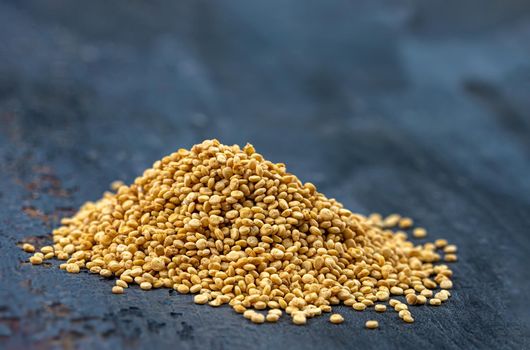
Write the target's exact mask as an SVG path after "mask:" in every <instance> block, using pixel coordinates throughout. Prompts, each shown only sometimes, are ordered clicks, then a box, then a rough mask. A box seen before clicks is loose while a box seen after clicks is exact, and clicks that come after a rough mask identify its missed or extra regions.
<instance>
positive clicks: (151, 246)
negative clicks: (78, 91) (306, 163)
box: [23, 140, 456, 328]
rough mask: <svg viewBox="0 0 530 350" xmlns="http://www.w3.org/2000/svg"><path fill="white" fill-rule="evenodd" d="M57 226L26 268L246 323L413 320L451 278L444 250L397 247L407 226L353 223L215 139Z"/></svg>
mask: <svg viewBox="0 0 530 350" xmlns="http://www.w3.org/2000/svg"><path fill="white" fill-rule="evenodd" d="M61 224H62V226H61V227H59V228H57V229H55V230H54V231H53V246H46V247H43V248H41V249H40V251H39V252H37V253H34V252H35V248H34V247H33V246H31V245H29V244H25V245H24V246H23V249H24V250H25V251H26V252H31V253H34V255H33V256H32V257H31V258H30V262H31V263H33V264H41V263H42V262H43V260H45V259H51V258H54V257H55V258H57V259H60V260H64V263H62V264H61V265H60V268H61V269H63V270H65V271H67V272H69V273H79V272H80V271H81V270H85V269H86V270H88V271H90V272H91V273H94V274H99V275H101V276H104V277H108V278H113V279H115V281H116V282H115V283H116V284H115V286H114V287H113V288H112V292H113V293H115V294H122V293H124V292H126V290H127V288H129V287H130V286H131V285H133V284H136V285H138V286H139V287H140V288H141V289H144V290H149V289H155V288H173V289H174V290H176V291H177V292H179V293H182V294H188V293H192V294H195V297H194V301H195V303H197V304H208V305H210V306H213V307H217V306H221V305H224V304H229V305H230V306H231V307H232V308H233V309H234V311H235V312H237V313H240V314H242V315H243V316H244V317H245V318H247V319H249V320H250V321H252V322H254V323H264V322H276V321H278V319H280V317H281V316H282V315H283V314H284V313H286V314H288V315H290V317H291V318H292V322H293V323H295V324H298V325H302V324H305V323H307V322H308V319H310V318H312V317H315V316H318V315H321V314H322V313H325V312H331V310H332V307H333V306H335V305H339V304H343V305H346V306H348V307H351V308H352V309H354V310H356V311H363V310H366V309H367V308H372V307H375V310H377V311H378V312H384V311H385V310H386V308H385V307H384V305H383V304H386V303H388V302H389V304H390V306H391V307H393V308H394V309H395V311H396V312H397V313H398V315H399V317H400V318H401V319H402V320H403V321H405V322H413V321H414V319H413V317H412V313H411V312H410V311H409V308H408V305H410V306H412V305H415V306H416V305H423V304H429V305H440V304H441V303H442V302H444V301H446V300H447V299H448V298H449V297H450V295H451V294H450V293H449V291H448V289H451V288H452V282H451V277H452V275H453V273H452V271H451V269H450V268H449V267H448V266H447V265H446V264H444V263H442V261H443V260H445V262H451V261H456V246H454V245H448V244H447V241H445V240H437V241H436V242H435V243H423V244H414V243H413V242H411V241H409V240H407V233H406V232H405V231H403V230H407V229H413V225H414V223H413V221H412V220H411V219H409V218H403V217H401V216H399V215H397V214H393V215H390V216H388V217H386V218H383V217H381V215H379V214H373V215H370V216H368V217H365V216H363V215H360V214H356V213H352V212H351V211H349V210H348V209H345V208H344V207H343V206H342V205H341V204H340V203H339V202H337V201H336V200H334V199H331V198H327V197H326V196H325V195H323V194H322V193H319V192H318V191H317V189H316V188H315V186H314V185H313V184H311V183H309V182H306V183H303V182H301V181H300V180H299V179H298V178H297V177H296V176H294V175H293V174H290V173H288V172H287V170H286V167H285V165H284V164H281V163H272V162H270V161H267V160H265V159H264V158H263V156H261V155H260V154H258V153H256V152H255V150H254V148H253V147H252V146H251V145H246V146H245V147H244V148H243V149H241V148H240V147H238V146H236V145H234V146H226V145H223V144H221V143H219V141H217V140H207V141H204V142H203V143H201V144H199V145H195V146H194V147H193V148H192V149H191V150H185V149H180V150H178V152H175V153H173V154H171V155H169V156H167V157H164V158H163V159H161V160H159V161H157V162H156V163H155V164H154V165H153V167H152V168H150V169H147V170H146V171H145V172H144V173H143V175H141V176H140V177H138V178H136V180H135V181H134V182H133V183H132V184H131V185H129V186H126V185H123V184H119V183H117V184H114V191H113V192H108V193H105V194H104V196H103V198H101V199H100V200H98V201H96V202H88V203H86V204H85V205H83V206H82V207H81V208H80V210H79V211H78V212H77V213H76V214H75V215H74V216H73V217H71V218H65V219H63V220H62V222H61ZM394 228H396V230H397V231H394V230H393V229H394ZM412 232H413V236H414V237H417V238H423V237H425V236H426V235H427V231H426V230H425V229H423V228H418V227H416V228H414V229H413V231H412ZM444 254H445V255H444ZM440 289H441V291H437V290H440ZM391 297H397V298H402V299H403V300H404V301H403V302H402V301H399V300H398V299H390V298H391ZM266 310H268V313H267V312H266ZM330 321H331V322H332V323H336V324H340V323H342V322H343V321H344V319H343V318H342V316H340V315H332V316H331V317H330ZM369 322H370V323H367V324H366V327H368V328H376V327H377V326H378V325H377V324H376V323H374V322H372V321H369Z"/></svg>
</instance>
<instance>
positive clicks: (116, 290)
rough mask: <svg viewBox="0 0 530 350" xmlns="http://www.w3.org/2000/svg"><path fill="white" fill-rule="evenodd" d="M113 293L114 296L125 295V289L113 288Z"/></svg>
mask: <svg viewBox="0 0 530 350" xmlns="http://www.w3.org/2000/svg"><path fill="white" fill-rule="evenodd" d="M112 293H114V294H123V288H122V287H120V286H114V287H112Z"/></svg>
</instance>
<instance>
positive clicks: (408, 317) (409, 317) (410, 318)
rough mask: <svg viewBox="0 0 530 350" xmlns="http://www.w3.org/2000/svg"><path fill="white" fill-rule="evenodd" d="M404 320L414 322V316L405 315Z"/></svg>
mask: <svg viewBox="0 0 530 350" xmlns="http://www.w3.org/2000/svg"><path fill="white" fill-rule="evenodd" d="M403 321H405V322H407V323H413V322H414V318H412V316H411V315H405V316H404V317H403Z"/></svg>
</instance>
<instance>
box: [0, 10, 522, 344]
mask: <svg viewBox="0 0 530 350" xmlns="http://www.w3.org/2000/svg"><path fill="white" fill-rule="evenodd" d="M213 137H216V138H219V139H220V140H221V141H222V142H224V143H239V144H244V143H246V142H247V141H250V142H252V143H254V145H255V146H256V148H257V149H258V151H259V152H261V153H263V154H264V155H265V156H266V157H268V158H269V159H271V160H274V161H278V162H285V163H287V164H288V167H289V169H290V170H291V171H292V172H294V173H295V174H297V175H299V176H300V177H301V178H302V179H304V180H306V181H312V182H315V183H316V184H317V185H318V186H319V189H320V190H321V191H323V192H325V193H327V194H329V195H330V196H334V197H336V198H338V199H339V200H341V201H342V202H344V203H345V204H346V205H347V206H348V207H349V208H351V209H353V210H355V211H359V212H363V213H369V212H371V211H380V212H383V213H392V212H399V213H402V214H405V215H410V216H412V217H414V218H416V219H417V221H418V222H419V223H420V224H421V225H424V226H426V227H427V228H428V229H429V230H430V232H431V235H430V238H433V239H434V238H438V237H445V238H448V239H449V240H450V241H452V242H454V243H456V244H458V246H459V247H460V255H459V256H460V262H459V263H458V264H457V265H455V267H454V269H455V272H456V276H455V285H456V288H455V290H454V297H453V298H452V299H451V301H450V302H449V303H447V304H446V305H444V306H443V307H441V308H429V307H423V308H418V309H417V311H415V315H417V317H416V318H417V322H416V323H415V324H413V325H405V324H403V323H401V322H399V321H398V320H397V316H396V315H395V314H391V313H387V314H384V315H376V314H374V313H373V312H365V313H354V312H353V310H351V309H349V310H346V309H342V310H341V311H343V314H344V315H345V317H346V322H345V323H344V324H343V325H341V326H331V325H330V324H329V323H328V322H327V320H326V318H318V319H313V320H311V321H310V323H309V325H308V326H307V327H296V326H293V325H291V324H289V323H288V322H287V321H286V320H285V319H284V320H283V321H282V322H280V324H279V325H262V326H256V325H252V324H249V323H248V322H246V321H244V320H243V319H242V318H241V317H240V316H238V315H235V314H234V313H233V312H232V311H231V310H230V309H228V308H224V307H223V308H219V309H213V308H209V307H201V306H196V305H193V304H192V302H191V297H190V296H180V295H175V294H172V293H170V292H168V291H167V290H157V291H152V292H142V291H139V290H138V289H130V290H128V291H127V293H126V294H125V295H122V296H114V295H111V294H110V287H111V285H112V281H110V280H105V279H101V278H98V277H95V276H92V275H88V274H86V273H81V274H79V275H76V276H73V275H66V274H65V273H63V272H61V271H60V270H58V269H56V268H52V267H51V266H47V267H33V266H30V265H28V264H27V263H26V260H27V257H28V256H27V254H25V253H23V252H22V251H21V250H19V249H18V248H17V247H16V245H17V243H18V242H20V241H21V240H23V239H24V238H25V237H30V236H35V237H36V238H34V239H33V240H35V241H37V242H39V243H43V242H46V241H47V240H48V239H49V236H48V235H49V233H50V231H51V228H52V227H55V226H56V225H57V223H58V219H59V218H60V217H63V216H65V215H69V214H71V213H72V212H73V211H74V210H75V208H76V207H78V206H79V205H80V204H82V203H83V202H84V201H86V200H94V199H97V198H98V197H99V196H100V194H101V193H102V192H103V191H104V190H106V189H107V187H108V184H109V183H110V182H111V181H113V180H116V179H122V180H125V181H131V180H132V179H133V178H134V177H135V176H136V175H138V174H140V173H141V171H142V170H143V169H144V168H146V167H148V166H149V165H150V164H152V162H154V161H155V160H156V159H159V158H160V157H161V156H163V155H165V154H167V153H170V152H172V151H173V150H175V149H177V148H180V147H189V146H191V145H192V144H194V143H197V142H200V141H202V140H203V139H205V138H213ZM529 175H530V5H528V2H527V1H524V0H520V1H518V0H505V1H491V0H485V1H478V0H462V1H449V2H448V1H431V2H424V1H386V2H377V3H376V2H374V1H362V2H352V3H347V2H334V1H332V2H329V1H326V2H313V1H309V2H308V1H303V2H293V1H266V2H259V3H258V2H255V3H252V2H249V1H239V2H236V1H229V2H223V3H222V4H221V3H220V2H207V1H193V2H192V1H189V2H188V1H182V2H172V3H169V2H168V3H165V2H161V1H150V2H128V3H127V4H122V5H121V6H118V5H117V4H115V3H109V2H104V1H90V2H83V3H81V2H79V3H75V4H74V2H70V1H48V2H41V1H27V2H19V1H13V2H1V3H0V178H1V180H0V204H1V208H2V209H1V210H0V255H1V259H0V348H2V349H22V348H24V349H30V348H35V349H50V348H67V349H70V348H81V349H93V348H100V349H118V348H125V347H127V348H142V347H144V348H145V347H147V346H151V347H152V348H178V349H191V348H198V347H200V346H201V347H204V348H212V349H243V348H247V347H249V348H259V349H265V348H267V349H270V348H277V349H282V348H289V349H318V348H348V349H353V348H379V349H393V348H420V347H421V348H424V349H434V348H436V349H457V348H466V349H473V348H481V349H482V348H497V349H504V348H507V349H521V348H528V347H529V346H530V339H529V332H530V328H529V318H530V312H529V311H530V310H529V307H528V300H527V299H528V288H529V287H530V286H529V283H528V281H529V278H530V276H529V272H528V266H529V265H530V264H529V262H530V258H529V254H528V252H529V250H530V239H529V234H530V232H529V230H530V219H529V215H528V213H529V212H530V176H529ZM54 264H55V263H54ZM55 265H56V264H55ZM370 318H375V319H378V320H379V321H380V323H381V328H380V330H377V331H366V330H364V329H363V326H362V325H363V324H364V321H365V320H367V319H370Z"/></svg>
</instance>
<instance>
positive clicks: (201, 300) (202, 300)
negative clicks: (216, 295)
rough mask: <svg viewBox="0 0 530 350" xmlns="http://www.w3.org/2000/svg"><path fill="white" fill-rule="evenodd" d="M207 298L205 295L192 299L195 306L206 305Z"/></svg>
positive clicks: (198, 295)
mask: <svg viewBox="0 0 530 350" xmlns="http://www.w3.org/2000/svg"><path fill="white" fill-rule="evenodd" d="M208 300H209V298H208V295H206V294H197V295H196V296H195V297H193V301H194V302H195V304H201V305H202V304H206V303H207V302H208Z"/></svg>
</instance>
